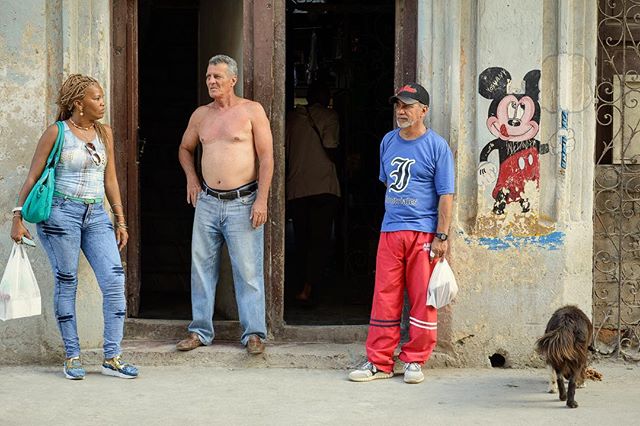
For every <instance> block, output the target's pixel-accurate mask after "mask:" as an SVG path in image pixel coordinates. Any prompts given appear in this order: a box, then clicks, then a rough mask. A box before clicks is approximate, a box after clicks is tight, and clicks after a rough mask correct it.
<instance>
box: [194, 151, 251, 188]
mask: <svg viewBox="0 0 640 426" xmlns="http://www.w3.org/2000/svg"><path fill="white" fill-rule="evenodd" d="M202 176H203V177H204V181H205V182H206V184H207V185H208V186H209V187H210V188H213V189H218V190H230V189H235V188H238V187H240V186H242V185H245V184H247V183H249V182H253V181H254V180H256V178H257V174H256V163H255V154H254V153H253V152H251V153H250V154H248V155H247V153H245V152H244V150H242V152H240V151H238V152H235V153H229V152H228V151H227V152H217V151H215V150H211V151H208V150H206V149H205V150H204V151H203V154H202Z"/></svg>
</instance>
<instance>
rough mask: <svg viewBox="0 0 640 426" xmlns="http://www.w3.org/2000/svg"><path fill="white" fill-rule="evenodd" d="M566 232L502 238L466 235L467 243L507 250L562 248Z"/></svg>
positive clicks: (510, 235) (490, 248)
mask: <svg viewBox="0 0 640 426" xmlns="http://www.w3.org/2000/svg"><path fill="white" fill-rule="evenodd" d="M564 237H565V234H564V232H560V231H556V232H553V233H551V234H549V235H542V236H534V237H518V236H514V235H512V234H509V235H507V236H505V237H500V238H486V237H482V238H479V239H477V240H475V239H472V238H469V237H465V242H467V244H473V243H475V242H476V241H477V243H478V244H479V245H480V246H482V247H486V248H488V249H489V250H507V249H511V248H515V249H523V248H527V247H539V248H543V249H546V250H560V249H561V248H562V246H563V245H564Z"/></svg>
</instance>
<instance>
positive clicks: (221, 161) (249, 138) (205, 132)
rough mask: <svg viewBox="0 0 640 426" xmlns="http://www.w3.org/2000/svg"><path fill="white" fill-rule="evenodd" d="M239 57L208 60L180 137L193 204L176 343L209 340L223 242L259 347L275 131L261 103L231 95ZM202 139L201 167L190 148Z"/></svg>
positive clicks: (246, 340) (251, 339) (253, 344)
mask: <svg viewBox="0 0 640 426" xmlns="http://www.w3.org/2000/svg"><path fill="white" fill-rule="evenodd" d="M237 81H238V65H237V63H236V61H235V60H234V59H232V58H230V57H229V56H226V55H216V56H214V57H212V58H211V59H210V60H209V66H208V68H207V75H206V84H207V88H208V90H209V96H211V98H213V102H211V103H209V104H207V105H204V106H201V107H199V108H198V109H196V110H195V112H194V113H193V114H192V115H191V118H190V119H189V124H188V125H187V129H186V130H185V132H184V135H183V137H182V142H181V144H180V149H179V159H180V164H181V165H182V168H183V169H184V172H185V174H186V177H187V202H188V203H190V204H191V205H192V206H194V207H195V209H196V212H195V218H194V222H193V236H192V243H191V244H192V245H191V304H192V314H193V320H192V322H191V324H190V325H189V332H190V334H189V336H188V337H187V338H186V339H184V340H181V341H180V342H179V343H178V344H177V349H178V350H181V351H189V350H192V349H195V348H196V347H198V346H201V345H210V344H211V343H212V341H213V337H214V330H213V310H214V301H215V293H216V286H217V283H218V277H219V273H220V258H221V249H222V243H226V245H227V248H228V249H229V257H230V258H231V267H232V270H233V283H234V288H235V293H236V298H237V300H238V314H239V316H240V324H241V326H242V328H243V333H242V337H241V342H242V344H243V345H244V346H246V348H247V352H249V353H250V354H260V353H262V352H264V343H263V339H265V338H266V334H267V329H266V322H265V294H264V275H263V253H264V226H263V225H264V224H265V222H266V221H267V198H268V195H269V187H270V186H271V178H272V176H273V138H272V135H271V128H270V125H269V120H268V119H267V115H266V114H265V111H264V109H263V108H262V105H260V104H259V103H258V102H253V101H250V100H248V99H244V98H241V97H239V96H236V94H235V93H234V86H235V85H236V83H237ZM198 144H202V175H203V180H202V181H200V179H199V177H198V175H197V173H196V167H195V161H194V160H195V156H194V153H195V150H196V147H197V146H198Z"/></svg>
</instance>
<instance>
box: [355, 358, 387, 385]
mask: <svg viewBox="0 0 640 426" xmlns="http://www.w3.org/2000/svg"><path fill="white" fill-rule="evenodd" d="M390 377H393V371H391V372H389V373H387V372H385V371H382V370H378V369H377V368H376V366H375V365H373V364H372V363H371V362H369V361H367V362H365V363H364V364H362V366H361V367H359V368H358V369H357V370H353V371H352V372H351V373H349V380H351V381H352V382H370V381H371V380H377V379H388V378H390Z"/></svg>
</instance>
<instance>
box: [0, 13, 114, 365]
mask: <svg viewBox="0 0 640 426" xmlns="http://www.w3.org/2000/svg"><path fill="white" fill-rule="evenodd" d="M109 7H110V4H109V1H108V0H91V1H79V0H62V1H60V0H48V1H45V0H20V1H16V0H0V11H1V12H0V13H1V15H2V19H0V99H2V102H0V212H1V213H0V235H4V238H0V262H1V264H2V266H1V267H2V270H4V266H5V265H6V260H7V259H8V257H9V253H10V250H11V245H12V242H11V240H10V239H9V233H10V229H11V208H12V207H14V206H15V200H16V197H17V194H18V191H19V189H20V188H21V186H22V184H23V182H24V179H25V178H26V174H27V171H28V167H29V164H30V162H31V158H32V156H33V152H34V149H35V146H36V144H37V142H38V139H39V137H40V135H41V134H42V132H43V131H44V129H45V128H46V127H47V126H48V125H50V124H52V123H53V121H54V120H55V114H56V112H57V109H56V106H55V101H56V97H57V93H58V90H59V87H60V85H61V83H62V79H63V78H65V77H66V76H68V75H69V74H70V73H83V74H89V75H92V76H94V77H96V78H97V79H98V80H99V81H100V82H101V83H102V84H103V87H104V89H105V93H109V62H110V57H109V49H110V45H109V38H110V37H109V35H110V18H109V17H110V12H109ZM107 102H108V99H107ZM104 121H105V122H108V117H106V118H105V120H104ZM27 227H28V228H29V230H30V231H31V233H32V234H33V235H34V236H35V234H36V231H35V226H34V225H31V224H28V225H27ZM36 244H37V245H38V246H37V247H36V248H35V249H33V250H29V253H30V255H31V256H30V259H31V263H32V266H33V269H34V272H35V275H36V278H37V280H38V284H39V286H40V291H41V293H42V315H41V316H39V317H31V318H23V319H15V320H10V321H6V322H0V359H1V360H2V362H3V363H18V362H20V363H25V362H38V361H44V360H46V359H59V358H61V357H63V350H62V342H61V339H60V337H59V334H58V329H57V324H56V321H55V317H54V312H53V306H52V301H53V276H52V273H51V269H50V266H49V262H48V259H47V257H46V254H45V252H44V251H43V249H42V248H41V247H40V244H39V241H38V240H37V237H36ZM78 278H79V286H78V298H77V318H78V332H79V335H80V339H81V345H82V346H83V347H84V348H87V347H98V346H100V345H101V344H102V298H101V296H100V292H99V290H98V287H97V284H96V282H95V277H94V275H93V272H92V271H91V268H90V267H89V266H88V264H87V262H86V260H85V259H84V258H82V259H81V262H80V268H79V274H78Z"/></svg>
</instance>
